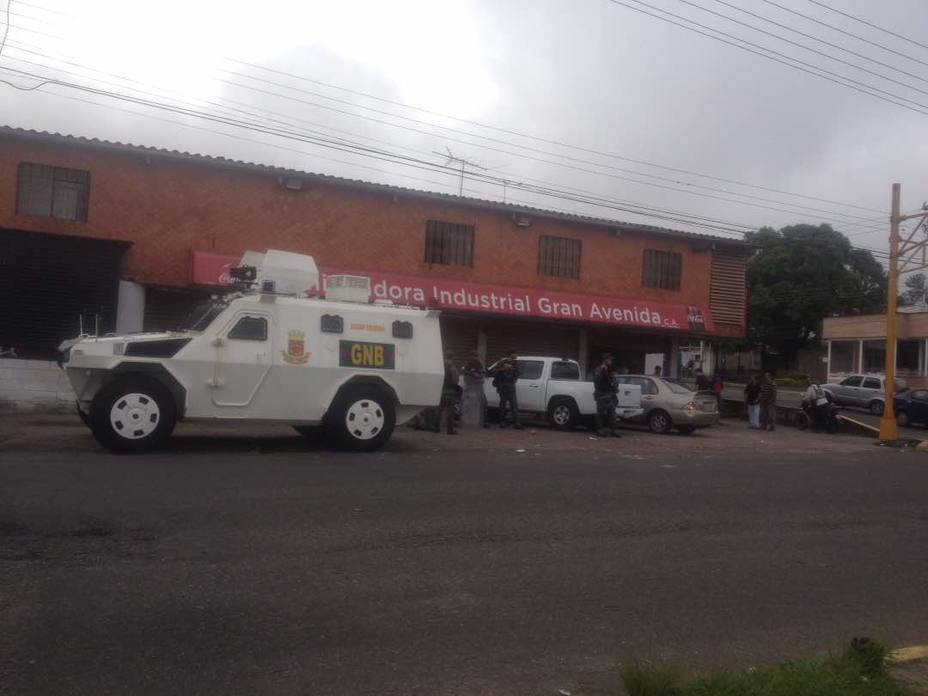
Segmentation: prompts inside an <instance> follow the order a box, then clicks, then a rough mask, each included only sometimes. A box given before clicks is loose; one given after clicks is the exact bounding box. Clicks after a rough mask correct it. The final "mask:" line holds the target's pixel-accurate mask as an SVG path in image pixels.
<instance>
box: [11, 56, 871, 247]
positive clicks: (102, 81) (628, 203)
mask: <svg viewBox="0 0 928 696" xmlns="http://www.w3.org/2000/svg"><path fill="white" fill-rule="evenodd" d="M17 50H24V49H19V48H18V47H17ZM27 52H29V53H35V52H34V51H27ZM15 60H17V61H19V62H22V63H26V64H29V65H35V66H38V67H44V68H51V69H53V70H56V71H58V72H60V73H64V74H68V75H74V76H76V77H82V78H85V77H86V76H84V75H81V74H79V73H75V72H72V71H68V70H63V69H61V68H54V67H51V66H47V65H44V64H40V63H35V62H33V61H27V60H24V59H21V58H16V59H15ZM57 60H60V59H57ZM61 62H66V63H68V64H71V65H75V66H77V67H80V68H82V69H85V70H90V71H92V72H101V73H103V74H107V75H111V76H112V75H113V74H112V73H106V72H104V71H99V70H95V69H93V68H87V67H85V66H81V65H80V64H75V63H71V62H70V61H61ZM115 77H117V78H118V79H121V80H126V81H129V82H134V83H136V84H141V83H139V82H138V81H135V80H131V79H129V78H125V77H122V76H115ZM93 79H94V80H95V81H96V82H98V83H103V84H109V85H115V83H113V82H109V81H106V80H100V79H99V78H93ZM46 83H47V82H45V83H40V85H41V84H46ZM115 86H118V87H120V88H126V87H125V86H124V85H115ZM127 89H130V90H131V91H134V92H139V93H141V94H145V95H148V96H156V95H153V94H152V93H151V92H147V91H145V90H140V89H137V88H133V87H128V88H127ZM162 91H167V92H174V91H173V90H162ZM174 93H175V94H176V93H177V92H174ZM175 101H179V100H175ZM198 101H202V102H205V103H207V104H211V105H214V106H218V107H220V108H221V109H224V110H231V111H235V112H238V113H243V114H246V115H249V116H252V117H253V118H262V116H259V115H258V114H255V113H252V112H248V111H245V110H242V109H237V108H231V107H228V106H225V105H223V104H217V103H216V102H213V101H210V100H202V99H199V100H198ZM179 103H182V104H185V105H188V106H189V105H190V102H179ZM234 103H240V102H234ZM259 111H261V110H260V109H259ZM269 113H273V114H275V115H281V114H277V112H269ZM264 118H266V117H264ZM287 118H288V119H289V120H290V121H297V122H303V123H307V122H306V121H304V120H302V119H295V118H293V117H287ZM270 120H272V121H276V122H277V123H280V124H282V125H289V124H287V123H285V122H284V121H280V120H278V119H270ZM310 123H311V122H310ZM313 125H320V127H323V128H326V129H327V130H330V128H329V127H327V126H321V124H313ZM335 130H336V132H340V133H346V134H348V135H352V136H354V137H360V138H362V139H365V140H371V141H373V142H378V143H381V144H386V145H388V146H390V147H398V148H399V149H402V150H406V151H410V152H414V153H416V154H420V155H426V156H430V154H431V153H426V152H423V151H420V150H415V149H413V148H409V147H404V146H401V145H396V144H394V143H389V142H386V141H382V140H378V139H376V138H370V137H368V136H363V135H360V134H355V133H350V132H348V131H343V130H339V129H335ZM309 132H311V133H313V134H314V135H326V134H324V133H320V132H319V131H309ZM338 139H339V140H341V141H342V142H344V143H345V144H349V145H350V144H352V142H351V141H349V140H345V139H341V138H338ZM519 179H520V180H523V181H533V182H538V183H541V184H544V185H551V186H557V184H551V183H550V182H546V181H542V180H537V179H532V178H531V177H525V176H521V175H520V176H519ZM509 183H511V182H509V181H508V180H506V181H505V182H504V184H509ZM562 188H563V186H562ZM573 190H574V191H580V192H582V193H584V194H590V192H589V191H583V190H582V189H573ZM592 195H593V196H599V194H592ZM600 200H609V201H610V202H619V203H623V204H626V205H635V206H638V207H640V208H643V209H646V210H651V211H658V212H661V213H666V212H670V213H674V214H675V215H680V216H684V217H686V218H693V219H697V220H705V221H712V222H722V223H723V224H733V225H734V226H737V227H743V228H744V229H745V230H751V229H755V228H756V227H757V225H745V224H741V223H738V224H735V223H725V222H724V221H720V220H716V219H714V218H708V217H704V216H699V215H693V214H690V213H685V212H683V211H673V210H668V209H662V208H656V207H654V206H646V205H644V204H639V203H635V202H633V201H631V202H630V201H621V200H618V201H617V199H612V198H610V199H603V198H601V197H600ZM638 214H643V215H644V214H650V213H638ZM859 224H863V223H859Z"/></svg>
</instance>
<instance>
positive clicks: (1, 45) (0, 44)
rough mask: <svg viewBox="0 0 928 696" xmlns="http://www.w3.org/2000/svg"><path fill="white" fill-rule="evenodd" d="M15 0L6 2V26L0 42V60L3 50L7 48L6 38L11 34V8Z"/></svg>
mask: <svg viewBox="0 0 928 696" xmlns="http://www.w3.org/2000/svg"><path fill="white" fill-rule="evenodd" d="M12 4H13V0H6V26H4V27H3V39H2V40H0V58H2V57H3V49H4V48H6V37H7V36H9V34H10V6H11V5H12Z"/></svg>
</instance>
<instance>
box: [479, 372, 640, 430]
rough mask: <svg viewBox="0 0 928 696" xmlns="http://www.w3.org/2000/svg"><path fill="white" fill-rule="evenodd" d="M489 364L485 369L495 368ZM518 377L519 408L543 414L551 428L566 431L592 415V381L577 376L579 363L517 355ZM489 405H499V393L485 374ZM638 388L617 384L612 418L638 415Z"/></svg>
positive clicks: (593, 400) (496, 406)
mask: <svg viewBox="0 0 928 696" xmlns="http://www.w3.org/2000/svg"><path fill="white" fill-rule="evenodd" d="M496 364H497V363H494V364H493V365H491V366H490V368H489V370H488V372H490V371H492V370H493V369H494V368H495V367H496ZM516 364H517V365H518V367H519V379H518V381H517V382H516V399H517V400H518V404H519V411H520V412H522V411H528V412H530V413H535V414H542V413H543V414H546V415H547V417H548V420H549V421H550V422H551V425H553V426H554V427H555V428H559V429H562V430H568V429H571V428H574V427H576V426H577V425H580V424H581V423H582V422H584V421H585V420H589V419H591V418H593V417H595V416H596V400H595V399H594V398H593V383H592V382H585V381H583V380H581V379H580V363H578V362H577V361H576V360H567V359H563V358H549V357H540V356H534V355H524V356H518V357H517V358H516ZM483 391H484V393H485V394H486V397H487V406H488V407H489V408H499V394H498V393H497V391H496V387H494V386H493V378H492V377H487V378H486V381H485V382H484V385H483ZM642 413H644V411H643V409H642V408H641V387H640V386H637V385H634V384H620V385H618V406H617V407H616V418H618V419H626V418H634V417H636V416H640V415H641V414H642Z"/></svg>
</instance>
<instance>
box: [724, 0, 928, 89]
mask: <svg viewBox="0 0 928 696" xmlns="http://www.w3.org/2000/svg"><path fill="white" fill-rule="evenodd" d="M715 2H717V3H719V4H720V5H724V6H725V7H730V8H731V9H733V10H737V11H738V12H742V13H744V14H746V15H749V16H751V17H754V18H756V19H760V20H763V21H764V22H768V23H769V24H773V25H774V26H777V27H780V28H781V29H786V30H787V31H791V32H793V33H795V34H799V35H800V36H804V37H805V38H807V39H812V40H813V41H818V42H819V43H822V44H825V45H826V46H830V47H831V48H837V49H838V50H839V51H844V52H845V53H849V54H851V55H852V56H857V57H858V58H863V59H864V60H868V61H870V62H871V63H874V64H875V65H880V66H882V67H884V68H889V69H890V70H895V71H897V72H899V73H902V74H903V75H905V76H906V77H911V78H913V79H915V80H920V81H921V82H928V79H926V78H924V77H922V76H921V75H916V74H915V73H910V72H908V71H906V70H903V69H902V68H899V67H897V66H895V65H890V64H889V63H884V62H883V61H881V60H877V59H876V58H871V57H870V56H868V55H866V54H864V53H858V52H857V51H852V50H851V49H849V48H846V47H845V46H842V45H840V44H836V43H832V42H831V41H826V40H825V39H823V38H821V37H818V36H815V35H814V34H807V33H806V32H804V31H801V30H799V29H796V28H795V27H791V26H789V25H788V24H783V23H781V22H777V21H776V20H773V19H770V18H769V17H764V16H763V15H761V14H758V13H757V12H751V11H750V10H746V9H744V8H743V7H738V6H737V5H734V4H732V3H730V2H726V0H715ZM899 84H902V83H899Z"/></svg>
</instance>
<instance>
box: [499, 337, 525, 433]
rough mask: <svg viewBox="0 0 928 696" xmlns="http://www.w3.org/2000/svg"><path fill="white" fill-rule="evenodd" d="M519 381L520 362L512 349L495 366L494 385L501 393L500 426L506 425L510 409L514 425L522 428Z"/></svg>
mask: <svg viewBox="0 0 928 696" xmlns="http://www.w3.org/2000/svg"><path fill="white" fill-rule="evenodd" d="M518 381H519V364H518V362H517V361H516V353H515V351H513V350H510V351H509V352H508V353H507V354H506V357H505V358H503V359H502V360H500V361H499V362H498V363H497V364H496V367H495V368H493V386H495V387H496V391H497V393H498V394H499V427H500V428H505V427H506V410H507V409H508V410H509V414H510V418H511V419H512V427H513V428H515V429H516V430H522V424H521V423H519V401H518V399H517V398H516V382H518Z"/></svg>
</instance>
